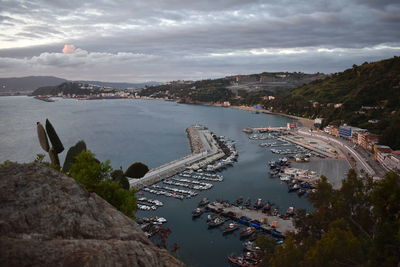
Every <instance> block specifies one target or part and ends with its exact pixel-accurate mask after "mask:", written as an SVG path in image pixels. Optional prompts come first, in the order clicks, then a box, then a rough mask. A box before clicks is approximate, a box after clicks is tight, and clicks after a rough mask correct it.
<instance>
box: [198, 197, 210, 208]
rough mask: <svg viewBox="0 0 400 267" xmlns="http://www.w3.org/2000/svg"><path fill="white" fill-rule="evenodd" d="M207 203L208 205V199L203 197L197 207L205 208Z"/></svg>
mask: <svg viewBox="0 0 400 267" xmlns="http://www.w3.org/2000/svg"><path fill="white" fill-rule="evenodd" d="M208 203H210V200H208V198H206V197H205V198H203V199H202V200H201V201H200V202H199V206H205V205H207V204H208Z"/></svg>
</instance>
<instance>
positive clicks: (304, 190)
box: [297, 188, 307, 197]
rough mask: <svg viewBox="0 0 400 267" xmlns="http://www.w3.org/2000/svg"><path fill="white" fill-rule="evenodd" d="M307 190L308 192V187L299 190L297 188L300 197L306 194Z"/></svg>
mask: <svg viewBox="0 0 400 267" xmlns="http://www.w3.org/2000/svg"><path fill="white" fill-rule="evenodd" d="M306 192H307V190H306V189H304V188H300V189H299V190H297V195H298V196H299V197H301V196H302V195H304V194H305V193H306Z"/></svg>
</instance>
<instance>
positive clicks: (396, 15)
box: [0, 0, 400, 82]
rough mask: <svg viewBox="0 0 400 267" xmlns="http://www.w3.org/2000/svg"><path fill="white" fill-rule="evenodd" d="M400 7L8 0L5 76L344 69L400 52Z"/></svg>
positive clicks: (352, 1) (3, 28) (2, 20)
mask: <svg viewBox="0 0 400 267" xmlns="http://www.w3.org/2000/svg"><path fill="white" fill-rule="evenodd" d="M399 29H400V1H399V0H264V1H258V0H88V1H81V0H0V77H15V76H17V77H18V76H26V75H54V76H58V77H62V78H67V79H74V80H78V79H85V80H102V81H128V82H141V81H168V80H175V79H204V78H214V77H223V76H226V75H232V74H248V73H259V72H263V71H302V72H307V73H311V72H318V71H319V72H325V73H331V72H337V71H341V70H344V69H346V68H348V67H351V65H353V64H354V63H355V64H361V63H363V62H365V61H368V62H370V61H375V60H379V59H384V58H389V57H393V56H394V55H397V56H399V55H400V30H399Z"/></svg>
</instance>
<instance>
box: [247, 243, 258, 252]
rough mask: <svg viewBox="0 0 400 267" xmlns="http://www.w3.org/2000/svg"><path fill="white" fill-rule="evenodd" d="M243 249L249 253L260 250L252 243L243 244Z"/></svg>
mask: <svg viewBox="0 0 400 267" xmlns="http://www.w3.org/2000/svg"><path fill="white" fill-rule="evenodd" d="M243 248H244V250H247V251H250V252H258V251H260V250H261V248H260V247H258V246H257V245H256V244H255V243H254V242H252V241H246V242H244V243H243Z"/></svg>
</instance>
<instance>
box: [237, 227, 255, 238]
mask: <svg viewBox="0 0 400 267" xmlns="http://www.w3.org/2000/svg"><path fill="white" fill-rule="evenodd" d="M255 231H256V228H255V227H252V226H250V227H246V228H244V229H243V230H242V231H241V232H240V238H246V237H249V236H251V235H252V234H253V233H254V232H255Z"/></svg>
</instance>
